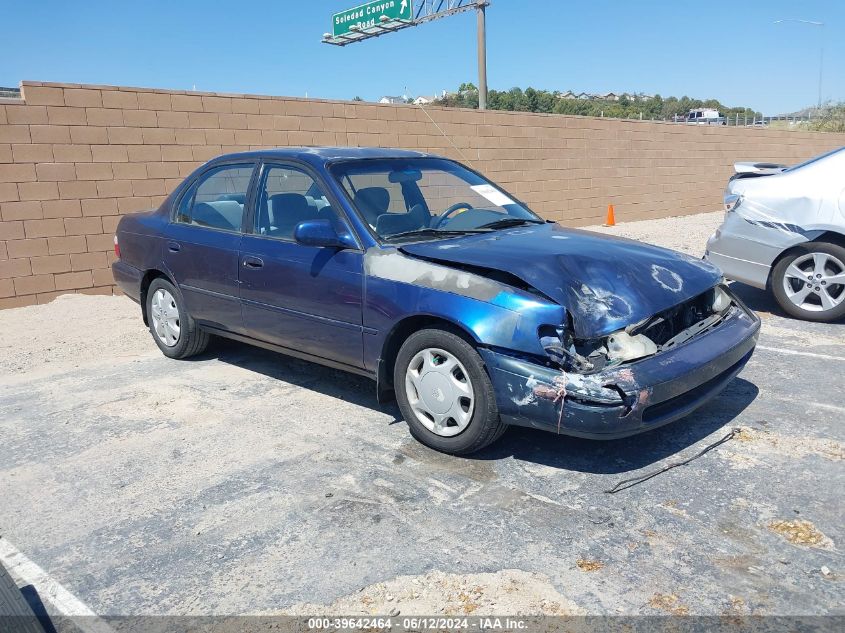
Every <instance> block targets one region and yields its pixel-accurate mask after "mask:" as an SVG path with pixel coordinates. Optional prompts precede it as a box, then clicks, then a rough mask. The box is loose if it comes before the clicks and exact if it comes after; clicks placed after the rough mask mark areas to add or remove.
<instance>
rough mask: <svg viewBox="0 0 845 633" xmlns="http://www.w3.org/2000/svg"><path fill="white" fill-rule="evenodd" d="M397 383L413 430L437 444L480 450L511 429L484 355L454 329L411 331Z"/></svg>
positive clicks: (450, 449) (456, 451)
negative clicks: (501, 416) (501, 412)
mask: <svg viewBox="0 0 845 633" xmlns="http://www.w3.org/2000/svg"><path fill="white" fill-rule="evenodd" d="M393 386H394V390H395V392H396V399H397V401H398V403H399V408H400V410H401V411H402V415H403V416H404V417H405V420H406V421H407V422H408V428H409V429H410V431H411V435H413V436H414V437H415V438H416V439H417V440H418V441H420V442H422V443H423V444H425V445H426V446H429V447H430V448H433V449H434V450H437V451H441V452H443V453H450V454H453V455H466V454H469V453H474V452H475V451H478V450H480V449H482V448H484V447H485V446H487V445H488V444H491V443H492V442H494V441H496V440H497V439H498V438H499V437H501V435H502V434H503V433H504V431H505V430H506V429H507V426H506V425H505V424H503V423H502V422H501V420H500V419H499V411H498V409H497V407H496V395H495V393H494V392H493V384H492V383H491V382H490V378H489V377H488V376H487V372H486V371H485V370H484V363H483V362H482V361H481V357H480V356H479V355H478V352H476V351H475V348H473V346H472V345H470V344H469V343H468V342H467V341H465V340H464V339H463V338H461V337H460V336H457V335H456V334H453V333H452V332H448V331H446V330H441V329H426V330H420V331H419V332H415V333H414V334H412V335H411V336H409V337H408V339H407V340H406V341H405V343H404V344H403V345H402V347H401V349H400V350H399V354H398V355H397V357H396V364H395V367H394V370H393Z"/></svg>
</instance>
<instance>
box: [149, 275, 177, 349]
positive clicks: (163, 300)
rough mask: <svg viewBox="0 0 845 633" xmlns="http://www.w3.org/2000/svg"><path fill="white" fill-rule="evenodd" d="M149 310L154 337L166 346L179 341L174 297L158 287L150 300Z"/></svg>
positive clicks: (171, 345)
mask: <svg viewBox="0 0 845 633" xmlns="http://www.w3.org/2000/svg"><path fill="white" fill-rule="evenodd" d="M150 311H151V312H152V317H153V331H154V332H155V333H156V337H158V340H160V341H161V342H162V343H164V344H165V345H167V347H173V346H174V345H176V343H178V342H179V333H180V331H181V330H180V323H179V308H177V307H176V299H174V298H173V295H172V294H170V293H169V292H167V290H165V289H164V288H159V289H158V290H156V291H155V293H154V294H153V298H152V299H151V300H150Z"/></svg>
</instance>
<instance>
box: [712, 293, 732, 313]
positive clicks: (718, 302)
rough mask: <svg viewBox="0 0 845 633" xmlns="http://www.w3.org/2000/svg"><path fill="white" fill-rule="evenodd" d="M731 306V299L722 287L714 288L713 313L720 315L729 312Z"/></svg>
mask: <svg viewBox="0 0 845 633" xmlns="http://www.w3.org/2000/svg"><path fill="white" fill-rule="evenodd" d="M730 305H731V297H730V295H729V294H728V293H727V292H725V290H724V288H722V287H721V286H716V287H715V288H713V312H714V313H717V314H718V313H719V312H723V311H724V310H727V309H728V307H729V306H730Z"/></svg>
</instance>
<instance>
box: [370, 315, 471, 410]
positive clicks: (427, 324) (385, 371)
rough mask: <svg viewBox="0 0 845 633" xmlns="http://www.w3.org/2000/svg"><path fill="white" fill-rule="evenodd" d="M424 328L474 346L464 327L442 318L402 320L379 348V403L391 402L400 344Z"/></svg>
mask: <svg viewBox="0 0 845 633" xmlns="http://www.w3.org/2000/svg"><path fill="white" fill-rule="evenodd" d="M426 328H439V329H442V330H446V331H447V332H451V333H452V334H455V335H456V336H460V337H461V338H462V339H464V340H465V341H466V342H467V343H469V344H470V345H476V344H477V341H476V340H475V338H474V337H473V336H472V334H470V333H469V331H467V330H466V329H465V328H464V327H462V326H461V325H459V324H457V323H455V322H454V321H449V320H448V319H444V318H442V317H435V316H429V315H417V316H412V317H407V318H405V319H402V320H401V321H399V323H397V324H396V325H394V326H393V329H392V330H391V331H390V333H389V334H388V335H387V336H386V337H385V339H384V345H383V346H382V348H381V356H380V358H379V361H378V370H377V372H376V374H377V375H376V390H377V396H378V401H379V402H387V401H389V400H393V397H394V395H393V368H394V365H395V364H396V356H397V355H398V354H399V348H400V347H402V343H404V342H405V340H406V339H407V338H408V337H409V336H410V335H411V334H413V333H414V332H417V331H419V330H423V329H426Z"/></svg>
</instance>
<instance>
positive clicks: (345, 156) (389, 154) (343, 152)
mask: <svg viewBox="0 0 845 633" xmlns="http://www.w3.org/2000/svg"><path fill="white" fill-rule="evenodd" d="M241 158H247V159H255V158H260V159H281V160H284V159H288V160H302V161H306V162H309V163H312V164H326V163H329V162H334V161H340V160H356V159H369V158H441V157H440V156H437V155H435V154H427V153H423V152H415V151H413V150H406V149H393V148H384V147H277V148H274V149H261V150H254V151H250V152H240V153H237V154H224V155H222V156H218V157H216V158H214V159H212V160H211V161H209V163H216V162H218V161H220V162H222V161H226V162H228V161H231V160H233V159H235V160H237V159H241Z"/></svg>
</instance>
